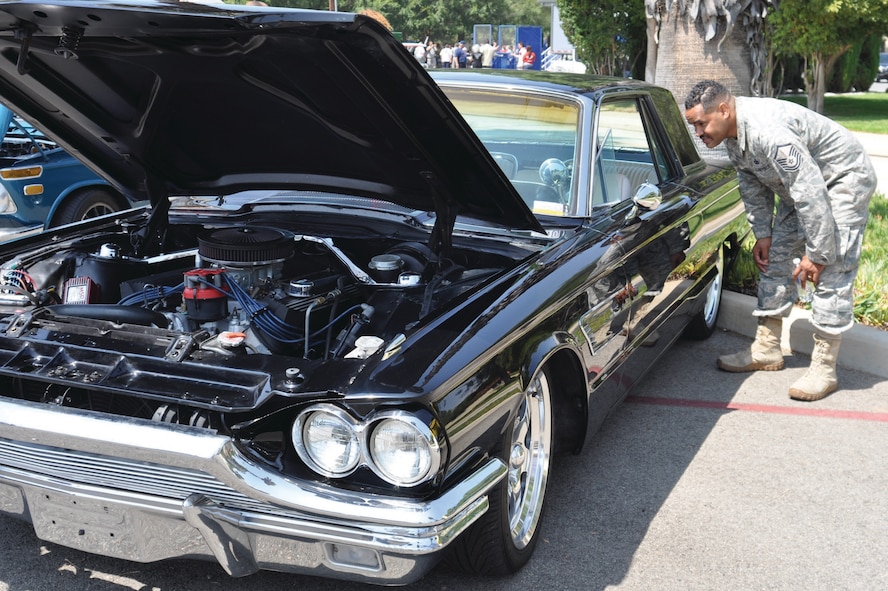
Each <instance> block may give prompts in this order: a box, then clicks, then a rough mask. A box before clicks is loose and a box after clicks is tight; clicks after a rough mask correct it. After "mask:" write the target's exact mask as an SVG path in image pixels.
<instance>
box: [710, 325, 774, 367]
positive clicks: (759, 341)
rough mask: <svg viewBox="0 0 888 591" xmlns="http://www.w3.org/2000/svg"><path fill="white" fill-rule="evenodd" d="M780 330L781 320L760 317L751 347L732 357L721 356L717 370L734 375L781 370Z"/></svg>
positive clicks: (717, 362)
mask: <svg viewBox="0 0 888 591" xmlns="http://www.w3.org/2000/svg"><path fill="white" fill-rule="evenodd" d="M782 329H783V318H781V317H779V316H778V317H774V316H762V317H760V318H759V324H758V329H757V330H756V331H755V341H753V343H752V346H751V347H750V348H749V349H747V350H746V351H740V352H739V353H734V354H733V355H722V356H721V357H719V358H718V360H717V361H716V364H717V365H718V367H719V369H722V370H724V371H730V372H735V373H740V372H745V371H777V370H779V369H783V351H782V350H781V349H780V333H781V331H782Z"/></svg>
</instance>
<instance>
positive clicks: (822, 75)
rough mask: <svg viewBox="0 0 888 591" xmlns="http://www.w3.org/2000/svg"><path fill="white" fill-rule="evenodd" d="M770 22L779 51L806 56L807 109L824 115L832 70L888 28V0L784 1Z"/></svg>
mask: <svg viewBox="0 0 888 591" xmlns="http://www.w3.org/2000/svg"><path fill="white" fill-rule="evenodd" d="M768 23H769V26H770V28H771V44H772V48H773V50H774V52H775V53H777V54H778V55H791V54H797V55H799V56H801V57H802V59H803V62H804V69H803V75H804V81H805V90H806V92H807V94H808V108H809V109H811V110H813V111H816V112H818V113H822V112H823V97H824V94H825V93H826V87H827V83H828V82H829V76H830V72H831V71H832V69H833V66H834V65H835V64H836V62H837V60H838V59H839V58H840V57H841V56H842V55H843V54H845V52H847V51H848V50H849V49H850V48H851V47H852V46H853V45H854V44H855V43H859V42H860V41H861V40H862V39H864V38H866V37H867V36H868V35H871V34H872V33H879V32H882V31H884V30H885V29H886V28H888V0H780V2H779V4H778V6H777V10H775V11H774V12H773V13H772V14H771V15H770V16H769V17H768Z"/></svg>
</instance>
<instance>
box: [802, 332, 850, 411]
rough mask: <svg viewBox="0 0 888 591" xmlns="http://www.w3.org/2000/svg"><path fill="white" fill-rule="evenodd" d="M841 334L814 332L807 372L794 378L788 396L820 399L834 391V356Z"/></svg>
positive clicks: (836, 380)
mask: <svg viewBox="0 0 888 591" xmlns="http://www.w3.org/2000/svg"><path fill="white" fill-rule="evenodd" d="M841 343H842V337H841V335H827V334H822V333H816V332H815V333H814V351H813V352H812V353H811V367H809V368H808V373H806V374H805V375H804V376H802V377H801V378H799V379H798V380H796V383H795V384H793V385H792V387H790V389H789V397H790V398H793V399H795V400H806V401H809V402H810V401H813V400H820V399H821V398H826V396H827V395H829V394H831V393H832V392H835V391H836V388H838V387H839V379H838V377H837V376H836V358H837V357H838V355H839V345H840V344H841Z"/></svg>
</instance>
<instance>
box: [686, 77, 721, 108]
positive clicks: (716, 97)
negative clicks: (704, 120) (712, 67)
mask: <svg viewBox="0 0 888 591" xmlns="http://www.w3.org/2000/svg"><path fill="white" fill-rule="evenodd" d="M730 98H731V91H730V90H728V88H727V87H726V86H725V85H724V84H722V83H721V82H717V81H715V80H701V81H700V82H697V83H696V84H695V85H694V87H693V88H692V89H691V91H690V92H689V93H688V97H687V98H686V99H685V110H690V109H693V108H694V107H696V106H697V105H702V106H703V112H704V113H709V112H710V111H712V110H713V109H714V108H716V107H717V106H718V104H719V103H722V102H727V100H728V99H730Z"/></svg>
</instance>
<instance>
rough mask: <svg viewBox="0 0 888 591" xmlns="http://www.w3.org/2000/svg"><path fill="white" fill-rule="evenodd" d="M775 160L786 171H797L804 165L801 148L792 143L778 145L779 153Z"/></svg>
mask: <svg viewBox="0 0 888 591" xmlns="http://www.w3.org/2000/svg"><path fill="white" fill-rule="evenodd" d="M774 160H775V161H776V162H777V165H778V166H780V168H782V169H783V170H785V171H786V172H795V171H797V170H798V169H799V168H800V167H801V166H802V155H801V153H799V149H798V148H796V147H795V146H794V145H792V144H784V145H782V146H777V155H776V156H775V157H774Z"/></svg>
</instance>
